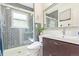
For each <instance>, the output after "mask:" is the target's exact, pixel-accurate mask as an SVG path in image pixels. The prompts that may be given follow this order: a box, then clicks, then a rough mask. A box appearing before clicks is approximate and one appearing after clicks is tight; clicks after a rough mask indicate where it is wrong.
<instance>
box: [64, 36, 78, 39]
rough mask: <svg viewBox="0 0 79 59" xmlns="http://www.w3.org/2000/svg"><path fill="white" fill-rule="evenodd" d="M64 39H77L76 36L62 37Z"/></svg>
mask: <svg viewBox="0 0 79 59" xmlns="http://www.w3.org/2000/svg"><path fill="white" fill-rule="evenodd" d="M64 39H79V37H78V36H64Z"/></svg>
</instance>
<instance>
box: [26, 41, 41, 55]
mask: <svg viewBox="0 0 79 59" xmlns="http://www.w3.org/2000/svg"><path fill="white" fill-rule="evenodd" d="M41 46H42V44H41V42H39V41H35V42H33V43H32V44H30V45H28V46H27V49H28V51H29V53H30V55H31V56H39V55H40V49H41Z"/></svg>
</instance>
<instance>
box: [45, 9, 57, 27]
mask: <svg viewBox="0 0 79 59" xmlns="http://www.w3.org/2000/svg"><path fill="white" fill-rule="evenodd" d="M46 27H47V28H54V27H58V10H56V11H53V12H51V13H46Z"/></svg>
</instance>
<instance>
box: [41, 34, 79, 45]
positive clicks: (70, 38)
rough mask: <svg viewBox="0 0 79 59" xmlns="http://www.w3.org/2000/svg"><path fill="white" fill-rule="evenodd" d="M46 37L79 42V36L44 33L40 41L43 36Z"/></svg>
mask: <svg viewBox="0 0 79 59" xmlns="http://www.w3.org/2000/svg"><path fill="white" fill-rule="evenodd" d="M43 37H46V38H50V39H55V40H60V41H64V42H69V43H74V44H79V37H75V36H72V37H69V36H64V37H63V36H53V35H51V34H43V35H40V36H39V39H40V41H41V42H42V38H43Z"/></svg>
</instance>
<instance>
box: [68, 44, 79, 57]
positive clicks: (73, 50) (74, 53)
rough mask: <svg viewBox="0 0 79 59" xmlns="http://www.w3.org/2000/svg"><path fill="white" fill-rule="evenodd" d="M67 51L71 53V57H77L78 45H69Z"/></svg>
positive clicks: (78, 52)
mask: <svg viewBox="0 0 79 59" xmlns="http://www.w3.org/2000/svg"><path fill="white" fill-rule="evenodd" d="M69 49H70V51H71V53H70V55H71V56H79V45H75V44H70V45H69Z"/></svg>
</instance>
